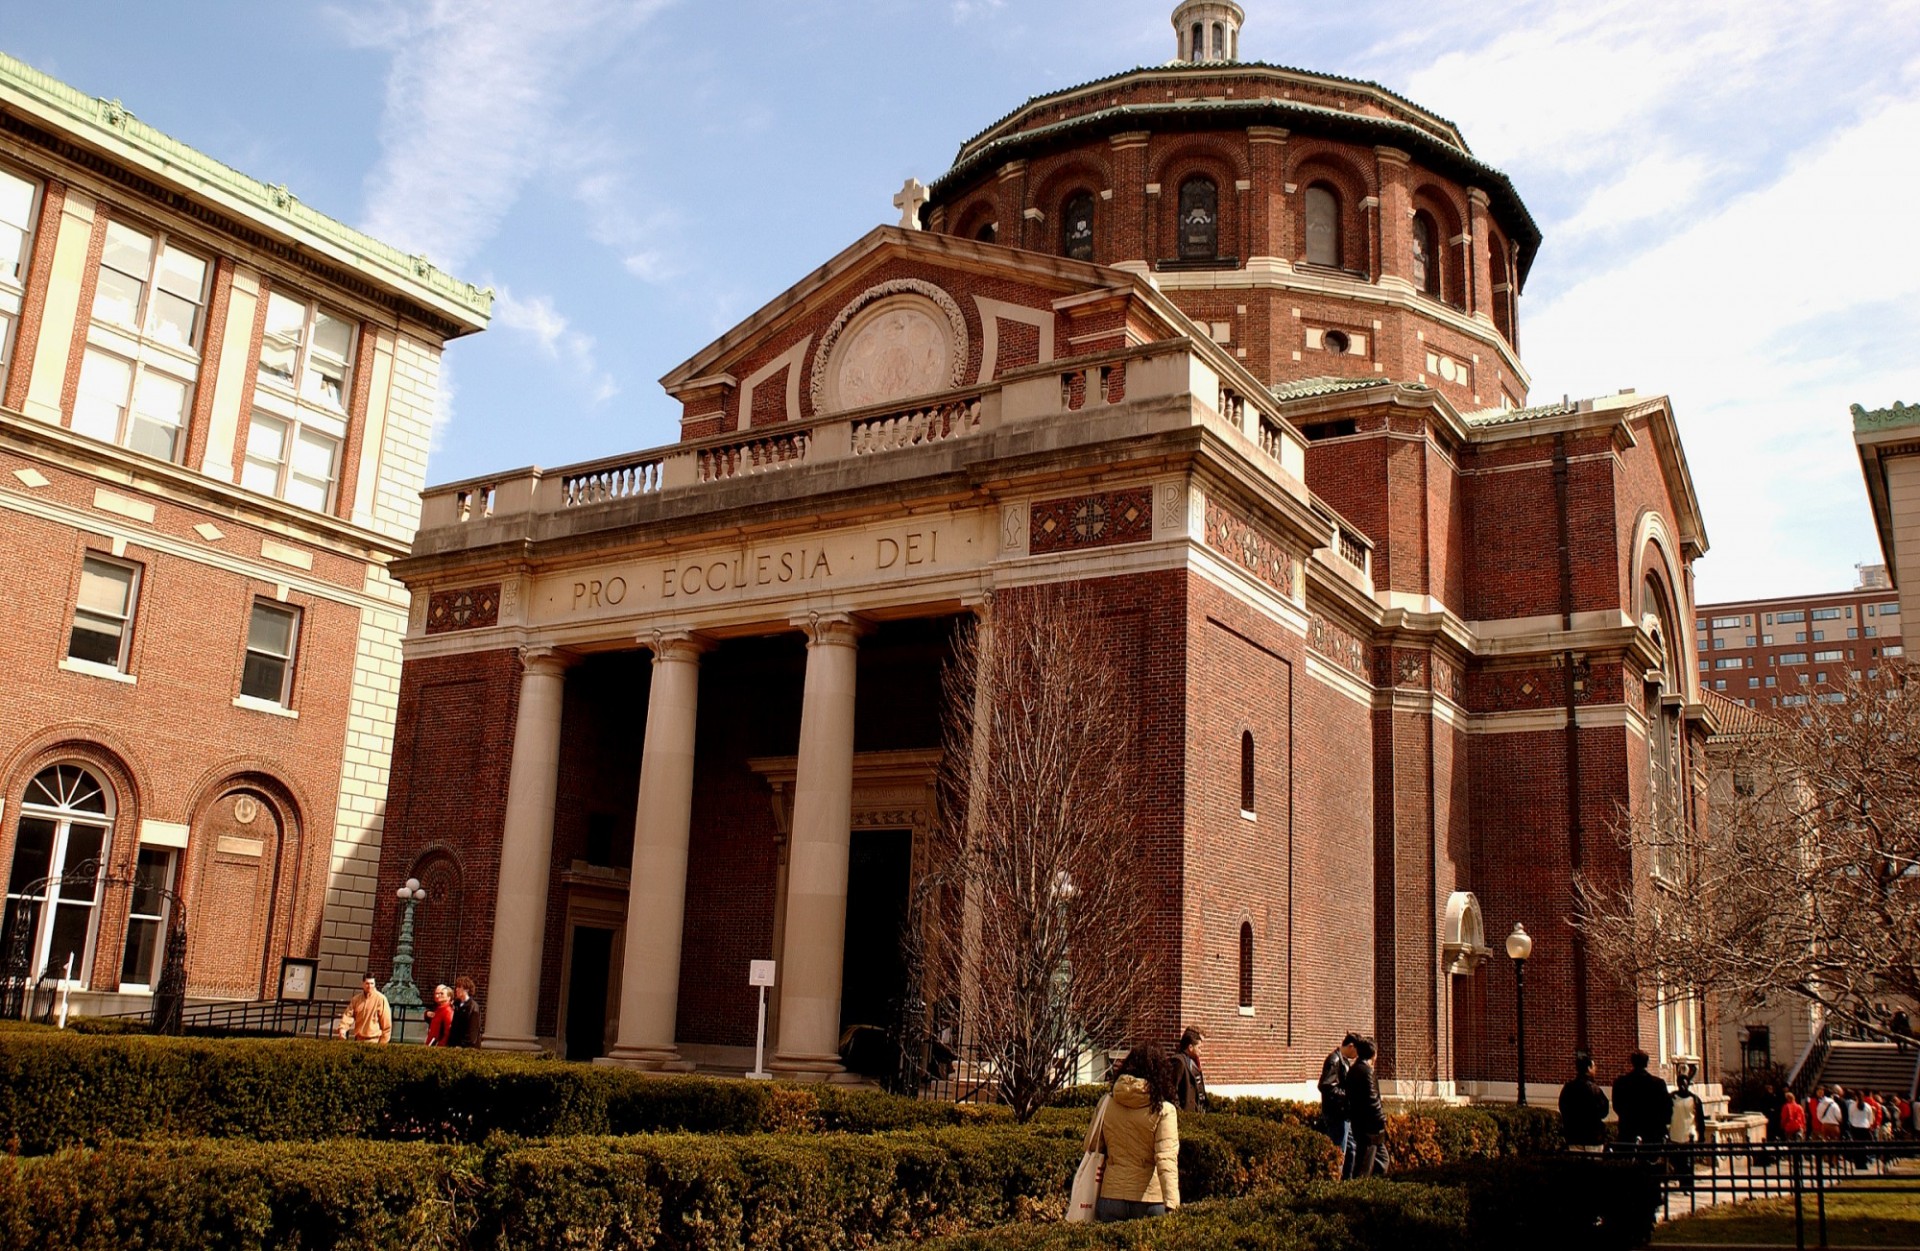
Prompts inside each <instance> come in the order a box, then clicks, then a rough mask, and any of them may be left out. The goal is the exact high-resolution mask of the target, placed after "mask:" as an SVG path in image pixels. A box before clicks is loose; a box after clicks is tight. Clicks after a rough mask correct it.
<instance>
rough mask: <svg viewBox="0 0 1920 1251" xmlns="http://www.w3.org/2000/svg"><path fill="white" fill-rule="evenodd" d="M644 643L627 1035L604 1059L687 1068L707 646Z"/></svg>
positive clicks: (671, 638) (682, 638)
mask: <svg viewBox="0 0 1920 1251" xmlns="http://www.w3.org/2000/svg"><path fill="white" fill-rule="evenodd" d="M645 642H646V644H647V646H649V647H651V648H652V649H653V684H652V687H651V688H650V691H649V694H648V696H647V734H646V741H645V744H644V746H643V747H642V748H641V755H640V798H639V803H638V805H637V806H636V808H635V813H634V822H633V871H632V873H631V875H630V876H629V878H628V887H627V942H626V953H625V955H624V957H623V962H622V965H621V974H620V1033H619V1038H618V1040H617V1041H616V1042H615V1043H614V1045H613V1050H612V1051H610V1052H609V1053H608V1054H607V1055H606V1056H604V1057H602V1058H601V1063H605V1064H623V1065H627V1066H629V1067H632V1068H641V1069H679V1070H686V1069H691V1068H692V1067H693V1066H692V1065H690V1064H687V1063H686V1062H685V1061H683V1060H681V1059H680V1052H679V1051H678V1050H677V1049H676V1048H675V1046H674V1024H675V1021H676V1019H677V1017H678V1013H679V1008H680V936H681V930H682V927H683V925H684V922H685V918H686V907H687V838H688V831H689V829H690V827H691V823H692V819H693V754H694V751H693V749H694V728H695V715H696V709H697V707H698V703H699V697H700V654H701V653H702V652H703V651H705V650H706V645H705V643H704V642H702V641H700V640H699V639H697V638H696V637H695V636H693V635H691V634H684V633H673V634H669V633H656V634H654V635H653V636H651V637H650V638H649V639H647V640H645ZM743 972H744V971H743Z"/></svg>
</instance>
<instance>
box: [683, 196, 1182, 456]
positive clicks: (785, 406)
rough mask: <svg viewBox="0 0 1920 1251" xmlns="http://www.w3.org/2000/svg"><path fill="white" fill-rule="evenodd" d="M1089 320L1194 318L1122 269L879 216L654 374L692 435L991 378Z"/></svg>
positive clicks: (1061, 348) (1149, 330)
mask: <svg viewBox="0 0 1920 1251" xmlns="http://www.w3.org/2000/svg"><path fill="white" fill-rule="evenodd" d="M1090 316H1097V317H1098V319H1099V321H1098V324H1094V323H1093V322H1089V321H1087V319H1088V318H1089V317H1090ZM1083 322H1084V323H1086V324H1084V325H1083V324H1082V323H1083ZM1089 325H1090V326H1092V327H1093V328H1092V330H1091V331H1090V333H1092V334H1094V335H1098V334H1099V332H1100V330H1101V329H1103V328H1104V329H1108V330H1110V331H1111V335H1112V337H1113V338H1114V339H1115V341H1116V342H1117V341H1124V340H1128V339H1131V340H1132V341H1135V342H1140V341H1149V340H1154V339H1160V338H1171V337H1178V336H1181V335H1185V334H1188V333H1190V330H1191V327H1190V326H1189V325H1187V324H1186V320H1185V318H1184V317H1182V316H1181V315H1180V314H1179V312H1178V311H1177V310H1175V309H1174V308H1173V306H1172V305H1171V304H1170V303H1167V302H1166V301H1165V300H1164V299H1163V298H1162V297H1160V295H1159V293H1158V292H1156V291H1154V290H1153V289H1152V288H1151V287H1150V286H1149V285H1148V284H1147V283H1145V282H1144V281H1143V280H1141V279H1139V278H1137V277H1136V276H1134V275H1133V274H1130V273H1127V272H1125V271H1121V270H1116V269H1109V268H1106V267H1104V266H1100V265H1094V264H1090V263H1087V262H1084V261H1074V260H1068V259H1066V258H1063V257H1055V256H1047V255H1044V254H1041V253H1037V252H1026V251H1021V250H1018V249H1014V248H1005V247H999V246H997V245H994V244H989V243H981V242H977V241H974V240H970V239H961V238H956V237H954V236H951V235H939V234H931V233H926V232H922V231H913V230H904V229H901V228H899V227H894V226H882V227H878V228H876V229H874V230H873V231H871V232H869V233H868V234H867V235H865V236H864V237H862V238H861V239H860V240H859V241H858V242H856V243H854V244H853V245H852V246H851V247H849V248H847V249H846V250H845V251H843V252H841V253H840V254H839V255H838V256H835V257H834V258H833V259H832V260H830V261H828V262H827V263H826V264H825V265H822V266H821V267H820V268H818V269H816V270H815V271H813V272H812V273H811V274H808V275H807V276H806V277H805V278H803V279H801V280H800V281H799V282H797V283H795V284H794V285H793V286H791V287H789V288H788V289H787V290H786V291H783V292H782V293H781V294H780V295H779V296H777V297H775V298H774V299H773V300H771V301H769V302H768V303H767V304H766V305H765V306H764V307H762V308H761V309H760V310H759V311H757V312H755V313H754V314H753V315H752V316H750V317H748V318H747V319H746V320H745V321H742V322H741V323H740V324H739V325H738V326H735V327H734V328H733V329H732V330H729V331H728V332H727V333H726V334H724V335H722V336H721V337H720V338H719V339H717V340H715V341H714V342H713V343H712V344H710V345H708V346H707V347H706V348H704V349H702V350H701V351H700V352H699V353H698V354H696V355H695V356H694V357H693V358H692V359H690V360H688V361H687V362H686V363H685V364H683V365H681V366H680V367H679V368H677V369H675V370H673V371H672V372H671V373H669V374H667V376H666V377H664V378H662V379H661V385H662V386H664V387H665V388H666V389H667V391H668V392H669V393H670V394H672V395H673V396H675V397H676V398H678V399H680V400H681V401H682V402H683V403H684V404H685V406H686V409H685V416H684V418H683V429H684V431H685V433H686V435H687V436H688V437H698V436H701V435H707V434H714V433H718V432H721V431H725V430H738V429H745V428H748V427H752V426H761V425H769V424H773V423H776V422H781V421H804V420H810V419H812V418H814V417H820V416H826V415H828V414H831V413H836V412H845V411H852V410H856V409H862V408H869V407H872V406H875V405H882V404H892V403H911V402H913V401H914V400H916V399H917V398H919V397H922V396H932V395H940V394H945V393H948V392H952V391H958V390H965V389H967V388H971V387H975V386H986V385H989V384H991V383H992V382H993V381H994V380H995V379H996V378H998V377H1000V376H1002V375H1004V374H1005V373H1007V372H1008V371H1009V370H1013V369H1019V368H1024V367H1027V366H1031V365H1035V364H1040V363H1044V362H1048V361H1053V360H1057V359H1061V358H1063V357H1066V356H1070V355H1075V354H1078V353H1080V352H1084V351H1085V350H1087V349H1086V347H1085V346H1084V345H1083V344H1079V343H1075V344H1071V345H1070V344H1069V342H1068V340H1069V339H1074V340H1078V339H1081V338H1083V336H1082V334H1080V333H1079V332H1080V331H1082V330H1085V329H1087V326H1089ZM1070 347H1071V349H1072V350H1070Z"/></svg>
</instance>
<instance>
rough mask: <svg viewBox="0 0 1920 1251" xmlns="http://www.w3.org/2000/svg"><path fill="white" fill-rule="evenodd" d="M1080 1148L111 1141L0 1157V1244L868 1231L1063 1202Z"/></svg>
mask: <svg viewBox="0 0 1920 1251" xmlns="http://www.w3.org/2000/svg"><path fill="white" fill-rule="evenodd" d="M1079 1153H1080V1147H1079V1144H1078V1143H1077V1142H1073V1141H1069V1140H1067V1139H1063V1138H1061V1137H1059V1136H1057V1135H1048V1134H1044V1133H1039V1134H1036V1133H1029V1132H1027V1131H1026V1130H1024V1129H1020V1128H1016V1127H1011V1126H983V1127H969V1128H946V1129H936V1130H922V1131H909V1132H904V1133H898V1134H878V1135H875V1134H867V1135H856V1134H819V1135H794V1134H760V1135H735V1136H720V1135H707V1136H695V1135H651V1136H638V1137H630V1138H600V1137H580V1138H569V1139H562V1140H554V1141H549V1142H533V1143H527V1142H519V1141H515V1140H510V1139H504V1138H502V1139H495V1140H494V1141H493V1142H492V1143H490V1144H488V1145H487V1146H485V1147H472V1146H442V1145H437V1144H430V1143H368V1142H355V1141H347V1140H342V1141H336V1142H329V1143H318V1144H310V1143H299V1144H287V1143H283V1144H271V1145H262V1144H256V1143H240V1142H219V1141H206V1140H202V1141H196V1142H184V1143H154V1144H139V1145H136V1144H132V1143H117V1144H113V1145H110V1146H107V1147H102V1148H97V1149H93V1148H79V1149H71V1150H66V1151H61V1152H58V1153H56V1154H53V1155H48V1156H40V1157H34V1158H27V1159H8V1160H0V1247H5V1248H15V1247H17V1248H22V1249H23V1251H24V1249H25V1248H34V1249H35V1251H69V1249H78V1248H86V1249H87V1251H94V1249H95V1248H98V1249H100V1251H106V1249H107V1248H109V1247H112V1248H120V1247H127V1246H138V1247H150V1248H161V1247H182V1248H196V1249H198V1248H222V1249H224V1248H247V1249H251V1248H263V1247H281V1246H299V1247H355V1248H367V1249H369V1251H384V1249H385V1248H401V1247H406V1248H413V1247H449V1248H453V1247H475V1248H507V1247H572V1246H593V1247H601V1246H609V1247H636V1248H637V1247H658V1248H687V1249H692V1248H712V1249H714V1251H719V1249H721V1248H729V1247H768V1248H777V1247H827V1246H871V1245H875V1244H878V1243H880V1242H883V1241H887V1240H889V1239H895V1238H924V1237H927V1236H931V1235H939V1234H946V1233H953V1232H957V1231H960V1230H965V1229H969V1228H977V1227H981V1226H986V1225H1003V1224H1007V1223H1010V1222H1021V1221H1033V1220H1035V1219H1037V1218H1042V1217H1045V1218H1057V1216H1058V1214H1059V1212H1060V1209H1061V1208H1062V1206H1063V1205H1064V1203H1065V1196H1066V1186H1067V1179H1068V1176H1069V1174H1070V1173H1071V1171H1072V1168H1073V1163H1074V1161H1075V1160H1076V1159H1077V1158H1078V1156H1079Z"/></svg>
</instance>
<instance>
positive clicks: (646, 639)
mask: <svg viewBox="0 0 1920 1251" xmlns="http://www.w3.org/2000/svg"><path fill="white" fill-rule="evenodd" d="M640 646H642V647H644V648H646V649H647V650H648V651H650V652H652V653H653V663H654V664H656V665H657V664H659V663H660V662H661V661H664V660H674V661H685V662H692V663H698V662H699V660H700V657H701V656H703V655H705V654H706V653H707V652H710V651H712V650H713V640H712V639H710V638H708V637H707V636H706V635H704V634H701V633H699V632H698V631H695V630H648V631H646V632H645V633H643V634H641V635H640Z"/></svg>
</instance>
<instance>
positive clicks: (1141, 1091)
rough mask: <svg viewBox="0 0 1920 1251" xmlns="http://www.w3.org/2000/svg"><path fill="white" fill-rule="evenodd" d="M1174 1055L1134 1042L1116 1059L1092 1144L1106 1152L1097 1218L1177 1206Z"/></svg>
mask: <svg viewBox="0 0 1920 1251" xmlns="http://www.w3.org/2000/svg"><path fill="white" fill-rule="evenodd" d="M1175 1063H1176V1062H1175V1061H1174V1059H1173V1058H1172V1057H1171V1056H1169V1055H1168V1054H1167V1053H1166V1052H1164V1051H1162V1050H1161V1049H1160V1048H1158V1047H1151V1046H1146V1047H1135V1048H1134V1049H1133V1050H1132V1051H1129V1052H1128V1053H1127V1058H1126V1059H1124V1060H1122V1061H1121V1062H1120V1071H1119V1074H1118V1075H1117V1076H1116V1077H1115V1078H1114V1082H1113V1093H1112V1094H1110V1095H1108V1096H1107V1106H1106V1112H1105V1114H1104V1115H1103V1116H1102V1117H1101V1122H1100V1133H1099V1138H1098V1141H1097V1142H1096V1143H1094V1144H1093V1147H1094V1150H1097V1151H1104V1152H1106V1156H1107V1167H1106V1171H1105V1172H1104V1173H1102V1174H1101V1176H1100V1201H1099V1202H1098V1203H1097V1204H1095V1205H1094V1209H1093V1215H1094V1219H1095V1220H1099V1221H1130V1220H1133V1219H1134V1218H1136V1217H1141V1216H1164V1215H1165V1214H1166V1213H1168V1212H1170V1211H1172V1210H1173V1209H1174V1208H1177V1207H1179V1206H1180V1113H1179V1111H1178V1105H1177V1103H1176V1095H1175V1090H1176V1089H1177V1082H1178V1074H1177V1070H1176V1069H1175V1068H1174V1065H1175Z"/></svg>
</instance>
